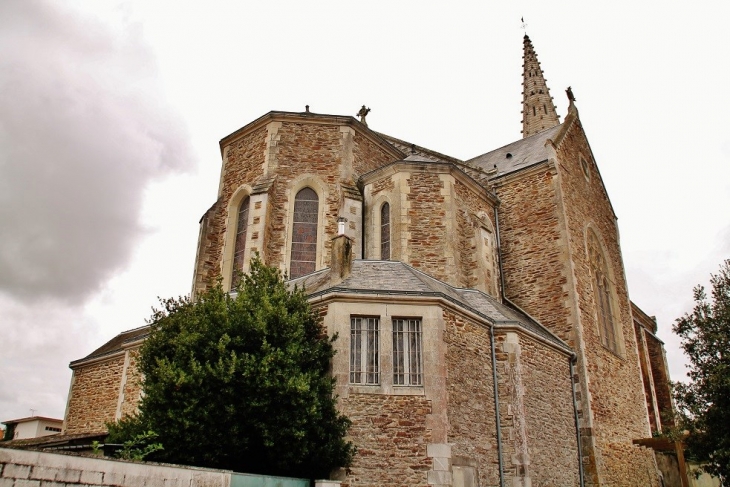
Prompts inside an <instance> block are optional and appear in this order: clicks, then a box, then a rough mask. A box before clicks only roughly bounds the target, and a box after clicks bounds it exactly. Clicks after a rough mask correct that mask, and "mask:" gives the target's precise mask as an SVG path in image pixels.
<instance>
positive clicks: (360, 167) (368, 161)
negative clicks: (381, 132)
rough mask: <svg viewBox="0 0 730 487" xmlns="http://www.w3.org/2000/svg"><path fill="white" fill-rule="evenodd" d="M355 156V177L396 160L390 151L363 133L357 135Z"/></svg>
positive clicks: (354, 149)
mask: <svg viewBox="0 0 730 487" xmlns="http://www.w3.org/2000/svg"><path fill="white" fill-rule="evenodd" d="M353 156H354V160H353V169H354V175H353V176H354V179H357V178H358V177H360V176H362V175H363V174H365V173H367V172H370V171H372V170H374V169H377V168H379V167H382V166H384V165H386V164H388V163H389V162H393V160H394V157H393V156H392V155H391V153H390V152H387V151H385V150H384V149H383V148H382V147H381V146H379V145H377V144H376V143H375V142H373V141H372V140H370V139H368V138H366V137H364V136H362V135H356V136H355V147H354V148H353Z"/></svg>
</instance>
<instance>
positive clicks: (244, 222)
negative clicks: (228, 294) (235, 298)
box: [231, 196, 251, 287]
mask: <svg viewBox="0 0 730 487" xmlns="http://www.w3.org/2000/svg"><path fill="white" fill-rule="evenodd" d="M250 202H251V198H249V197H248V196H246V197H245V198H244V199H243V201H241V206H240V207H239V208H238V223H237V226H236V245H235V248H234V250H233V275H232V276H231V282H232V283H233V287H236V286H237V285H238V281H239V279H240V276H241V272H243V257H244V254H245V253H246V233H247V230H248V207H249V204H250Z"/></svg>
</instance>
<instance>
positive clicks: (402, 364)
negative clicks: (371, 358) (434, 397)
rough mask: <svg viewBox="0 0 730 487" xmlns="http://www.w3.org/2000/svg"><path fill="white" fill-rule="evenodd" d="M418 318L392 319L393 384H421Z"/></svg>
mask: <svg viewBox="0 0 730 487" xmlns="http://www.w3.org/2000/svg"><path fill="white" fill-rule="evenodd" d="M421 335H422V333H421V319H420V318H394V319H393V384H394V385H406V386H420V385H423V354H422V348H423V347H422V344H421V341H422V337H421Z"/></svg>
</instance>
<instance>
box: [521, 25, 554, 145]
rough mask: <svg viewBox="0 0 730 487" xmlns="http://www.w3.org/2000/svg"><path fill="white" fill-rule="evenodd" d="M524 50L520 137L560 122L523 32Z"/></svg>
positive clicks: (532, 49) (534, 55)
mask: <svg viewBox="0 0 730 487" xmlns="http://www.w3.org/2000/svg"><path fill="white" fill-rule="evenodd" d="M524 44H525V52H524V54H523V56H522V61H523V64H522V68H523V80H522V137H523V138H525V137H529V136H531V135H535V134H536V133H538V132H542V131H543V130H545V129H549V128H550V127H555V126H556V125H559V124H560V117H558V113H557V112H556V111H555V105H553V99H552V97H551V96H550V90H548V87H547V84H546V83H545V81H546V80H545V77H544V76H543V72H542V69H540V62H539V61H538V60H537V54H535V49H534V48H533V47H532V41H531V40H530V38H529V37H528V36H527V34H525V38H524Z"/></svg>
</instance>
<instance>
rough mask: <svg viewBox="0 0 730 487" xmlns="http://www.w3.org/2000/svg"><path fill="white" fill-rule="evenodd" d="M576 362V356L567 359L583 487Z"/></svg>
mask: <svg viewBox="0 0 730 487" xmlns="http://www.w3.org/2000/svg"><path fill="white" fill-rule="evenodd" d="M577 361H578V356H577V355H576V354H575V353H574V354H573V355H571V356H570V359H568V363H569V364H570V388H571V390H572V391H573V415H574V416H575V439H576V444H577V446H578V479H579V481H580V487H585V473H584V472H583V445H582V442H581V439H580V420H579V418H578V401H577V400H576V398H575V393H576V391H575V380H574V379H573V378H574V377H575V363H576V362H577Z"/></svg>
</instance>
